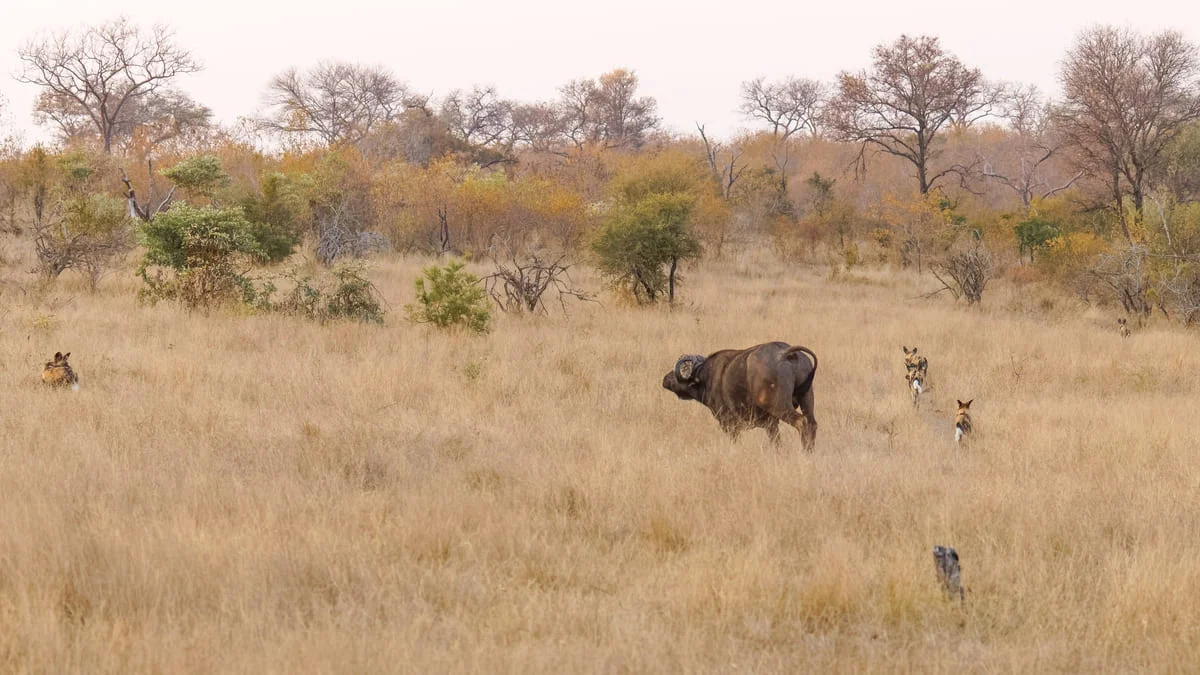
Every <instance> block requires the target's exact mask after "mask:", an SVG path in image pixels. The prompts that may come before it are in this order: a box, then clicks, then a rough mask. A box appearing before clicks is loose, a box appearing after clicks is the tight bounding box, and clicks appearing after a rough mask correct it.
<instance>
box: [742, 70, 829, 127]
mask: <svg viewBox="0 0 1200 675" xmlns="http://www.w3.org/2000/svg"><path fill="white" fill-rule="evenodd" d="M824 100H825V85H824V84H822V83H821V82H818V81H817V80H810V79H806V78H796V77H787V78H784V79H782V80H780V81H778V82H767V81H766V78H763V77H759V78H756V79H753V80H749V81H746V82H743V83H742V101H741V104H740V105H739V106H738V111H739V112H740V113H742V115H744V116H746V117H748V118H750V119H755V120H759V121H761V122H763V123H765V124H766V125H767V126H768V127H769V128H770V129H771V134H772V135H773V136H776V137H778V138H780V139H781V140H783V141H786V140H787V139H789V138H791V137H792V135H794V134H797V133H800V132H803V131H808V132H810V133H812V134H816V133H817V120H818V119H820V113H821V105H822V103H823V102H824Z"/></svg>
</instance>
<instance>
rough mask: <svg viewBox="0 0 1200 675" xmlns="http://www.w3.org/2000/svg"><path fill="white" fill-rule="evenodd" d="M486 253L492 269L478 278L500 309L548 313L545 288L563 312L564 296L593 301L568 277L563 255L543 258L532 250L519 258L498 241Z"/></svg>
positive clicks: (568, 266) (516, 312) (590, 296)
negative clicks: (552, 294) (553, 294)
mask: <svg viewBox="0 0 1200 675" xmlns="http://www.w3.org/2000/svg"><path fill="white" fill-rule="evenodd" d="M490 256H491V258H492V263H493V264H494V265H495V266H496V271H495V272H493V273H491V274H489V275H487V276H485V277H483V278H482V279H480V281H481V282H483V287H484V288H485V289H486V290H487V292H488V295H490V296H491V297H492V300H493V301H494V302H495V303H496V307H497V308H499V309H500V311H502V312H511V313H514V314H519V313H522V312H528V313H530V314H535V313H537V312H539V311H540V312H541V313H542V314H548V313H549V311H548V310H547V309H546V303H545V300H544V296H545V295H546V293H547V292H548V291H554V293H555V295H556V296H557V297H558V303H559V306H560V307H561V308H562V311H563V314H564V315H565V314H566V313H567V298H575V299H577V300H583V301H585V302H594V298H593V297H592V295H591V294H590V293H587V292H586V291H583V290H581V289H579V288H577V287H576V286H575V284H574V282H573V281H572V280H571V274H570V269H571V265H570V264H567V263H566V258H567V257H566V256H565V255H560V256H557V257H554V258H543V257H542V256H541V255H538V254H536V253H534V254H531V255H529V256H527V257H525V258H524V259H522V258H520V257H518V256H517V254H516V251H515V249H514V248H513V247H512V246H511V245H508V244H507V242H498V243H497V244H496V245H494V246H493V247H492V250H491V252H490Z"/></svg>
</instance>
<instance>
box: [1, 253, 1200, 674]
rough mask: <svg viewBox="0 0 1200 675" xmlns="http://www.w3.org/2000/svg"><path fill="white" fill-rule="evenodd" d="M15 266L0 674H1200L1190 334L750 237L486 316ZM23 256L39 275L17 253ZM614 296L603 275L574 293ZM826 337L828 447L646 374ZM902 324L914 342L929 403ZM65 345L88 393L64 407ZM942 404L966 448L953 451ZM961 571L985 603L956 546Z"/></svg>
mask: <svg viewBox="0 0 1200 675" xmlns="http://www.w3.org/2000/svg"><path fill="white" fill-rule="evenodd" d="M420 264H421V261H404V260H391V261H388V260H383V261H377V263H376V265H375V267H374V269H373V270H372V272H371V275H372V276H373V278H375V280H376V282H377V284H378V285H379V287H380V289H381V290H382V291H383V293H384V295H385V296H386V297H387V298H388V300H389V301H390V303H391V305H392V309H393V312H392V314H391V316H390V317H389V321H388V324H387V325H386V326H385V327H382V328H379V327H372V326H358V325H332V326H325V327H321V326H318V325H315V324H311V323H307V322H304V321H303V320H301V319H291V318H282V317H273V316H243V315H237V314H232V313H221V314H216V315H213V316H209V317H205V316H201V315H188V314H186V313H184V312H182V311H180V310H179V309H177V308H175V307H173V306H170V305H159V306H157V307H143V306H140V305H138V304H137V302H136V301H135V299H134V297H133V294H134V290H135V288H136V285H135V283H134V280H133V279H132V278H131V277H130V276H129V275H128V274H126V275H125V276H124V277H115V278H113V279H110V280H108V281H107V282H106V283H105V284H104V285H103V287H102V289H101V291H100V292H99V294H97V295H95V296H93V295H89V294H88V293H87V292H86V291H85V290H84V289H83V286H82V285H80V284H79V283H78V282H77V281H76V280H74V279H71V278H64V279H63V280H61V281H60V282H59V283H58V284H57V285H56V286H54V287H52V288H50V289H49V290H46V291H42V292H39V291H37V290H36V289H34V288H33V287H32V286H31V284H30V282H29V277H28V275H25V274H24V273H23V272H21V271H20V269H19V268H20V265H17V264H10V265H8V266H7V272H6V273H5V274H7V276H6V277H5V279H6V281H4V282H3V284H2V285H0V387H2V389H0V411H2V412H0V439H2V444H0V467H2V470H0V528H2V529H0V531H2V532H3V537H2V538H0V670H2V671H5V672H141V671H151V672H213V671H219V672H246V673H251V672H252V673H260V672H278V673H283V672H387V671H398V672H414V673H416V672H481V673H483V672H486V673H492V672H520V673H535V672H604V673H610V672H639V673H641V672H654V673H670V672H734V671H744V672H799V671H809V672H814V671H818V670H821V671H835V672H836V671H841V672H884V671H887V672H891V671H917V672H952V671H954V672H957V671H960V670H967V671H985V672H1030V671H1062V670H1065V671H1125V672H1129V671H1135V670H1136V671H1184V670H1191V669H1193V668H1194V667H1195V664H1196V663H1197V662H1198V661H1200V631H1198V628H1200V612H1197V611H1196V603H1197V600H1198V599H1200V459H1198V458H1197V451H1196V449H1197V447H1198V445H1200V444H1198V441H1200V427H1198V425H1197V424H1196V423H1195V420H1194V419H1192V417H1191V416H1192V415H1193V414H1195V410H1196V405H1195V402H1196V396H1197V391H1196V373H1197V372H1200V352H1198V351H1197V350H1196V349H1195V345H1196V341H1195V337H1194V336H1193V335H1191V334H1188V333H1185V332H1183V331H1182V330H1179V329H1175V328H1171V327H1167V326H1162V327H1155V328H1148V329H1146V330H1142V331H1139V332H1135V334H1134V337H1133V338H1131V339H1130V340H1127V341H1122V340H1121V339H1120V338H1119V337H1118V334H1117V331H1116V329H1115V324H1114V323H1112V322H1111V319H1112V318H1113V317H1111V316H1107V315H1101V314H1100V313H1098V312H1090V313H1089V312H1087V311H1085V310H1083V309H1081V308H1079V307H1077V306H1075V305H1074V304H1073V303H1071V302H1070V301H1068V300H1065V299H1063V298H1061V297H1060V298H1058V299H1057V300H1051V299H1050V298H1051V296H1050V295H1046V297H1045V298H1042V296H1041V295H1039V293H1043V294H1045V293H1048V292H1046V291H1040V292H1039V291H1030V290H1029V289H1028V288H1020V289H1019V288H1011V287H1005V286H1004V285H998V286H997V287H995V288H994V289H993V290H991V291H989V295H988V296H986V297H985V303H986V306H985V307H984V308H983V309H982V310H968V309H967V308H965V307H963V306H955V305H953V304H952V303H951V302H950V301H949V300H948V299H946V298H939V299H935V300H919V299H914V297H915V296H917V295H918V293H919V288H918V284H917V282H916V280H915V279H914V278H913V276H912V275H911V274H908V273H904V274H899V273H890V272H856V273H855V274H854V275H849V276H847V275H845V274H843V275H840V276H839V277H838V278H830V276H829V274H828V272H827V271H826V270H824V269H818V268H803V267H789V266H785V265H783V264H780V263H777V262H769V261H768V262H763V261H762V260H760V259H759V258H755V257H752V256H746V257H743V258H742V259H738V260H731V261H726V262H720V263H713V264H710V265H708V266H707V267H705V268H702V269H698V270H696V271H694V272H692V273H691V274H690V275H689V278H688V280H687V285H686V286H685V288H684V291H683V292H684V294H685V295H684V297H685V303H684V305H683V306H682V307H679V308H678V309H677V310H676V311H674V312H666V311H660V310H639V309H635V308H629V307H624V306H622V305H621V304H619V303H616V302H613V301H611V299H610V300H608V301H606V303H605V304H604V305H603V306H576V307H575V309H574V310H573V312H572V314H571V317H570V319H569V321H564V320H563V319H562V318H561V317H560V316H552V317H549V318H541V319H532V320H530V319H524V320H517V319H509V318H502V319H500V320H499V321H498V322H497V325H496V327H495V330H494V332H493V333H492V334H491V335H489V336H487V337H470V336H465V335H457V336H446V335H442V334H437V333H435V332H433V331H432V330H429V329H427V328H425V327H422V326H414V325H412V324H409V323H407V322H406V321H404V319H403V312H402V310H401V307H402V306H403V305H404V304H405V303H406V302H408V301H409V300H410V298H411V280H412V278H413V277H414V275H415V274H416V272H417V270H418V269H419V265H420ZM25 268H26V269H27V267H25ZM584 283H585V284H587V285H594V284H595V281H594V280H592V279H585V280H584ZM773 339H782V340H786V341H789V342H793V343H801V344H804V345H807V346H809V347H811V348H812V349H814V350H815V351H816V352H817V354H818V355H819V356H820V358H821V361H820V369H819V371H818V374H817V378H816V385H815V386H816V391H817V414H818V419H819V420H820V422H821V427H820V434H819V436H818V439H817V451H816V453H815V454H812V455H806V454H804V453H802V452H801V450H800V442H799V437H798V436H797V435H796V433H795V432H794V431H793V430H791V429H789V428H784V429H783V433H784V445H783V447H781V448H774V447H772V446H770V445H769V444H768V443H767V442H766V436H765V434H764V433H763V432H762V431H754V432H749V433H747V434H744V435H743V436H742V437H741V439H739V440H738V441H737V442H730V441H729V440H728V439H726V438H725V437H724V436H722V435H721V433H720V431H719V430H718V428H717V425H716V423H715V422H714V420H713V419H712V418H711V416H710V415H709V414H708V412H707V411H706V410H705V409H704V408H702V407H701V406H700V405H699V404H696V403H691V402H682V401H679V400H677V399H676V398H675V397H674V396H673V395H671V394H670V393H668V392H666V391H664V390H663V389H662V388H661V386H660V381H661V378H662V375H663V374H664V373H665V372H666V371H667V370H668V369H669V368H670V367H671V366H672V365H673V363H674V360H675V358H676V357H677V356H678V355H679V354H681V353H684V352H705V353H707V352H709V351H713V350H716V349H719V348H724V347H744V346H749V345H751V344H754V343H757V342H761V341H766V340H773ZM902 344H907V345H912V344H917V345H919V346H920V348H921V350H922V352H924V353H926V354H927V355H928V357H929V359H930V382H929V384H930V387H931V389H930V391H929V393H928V397H927V399H926V401H925V403H924V404H923V406H922V408H921V409H920V411H919V412H916V413H914V412H913V409H912V406H911V405H910V403H909V399H908V397H907V393H906V390H905V386H904V378H903V368H902V365H901V364H902V360H903V354H902V353H901V350H900V347H901V345H902ZM57 350H62V351H71V352H72V353H73V356H72V359H71V360H72V363H73V364H74V366H75V367H76V369H77V370H78V372H79V374H80V376H81V379H82V385H83V386H82V389H81V391H80V392H78V393H74V394H72V393H71V392H69V391H49V390H47V389H46V388H44V387H43V386H41V384H40V383H39V381H38V371H39V368H40V365H41V363H42V362H44V361H45V360H46V359H48V358H49V357H50V356H51V355H52V354H53V353H54V352H55V351H57ZM955 398H963V399H966V398H974V399H975V404H974V406H973V407H972V411H973V412H974V417H975V421H976V426H977V429H978V436H977V437H976V438H974V439H973V441H972V442H971V444H970V445H969V446H968V447H965V448H960V447H956V446H955V445H954V443H953V440H952V438H953V429H952V415H953V401H954V399H955ZM934 544H945V545H951V546H954V547H956V548H957V550H958V552H959V553H960V555H961V556H962V562H963V577H964V582H965V584H966V585H967V587H968V588H969V591H968V596H967V601H966V604H965V607H963V606H959V605H957V604H956V603H954V602H950V601H948V600H947V599H946V598H945V597H944V596H943V595H942V594H941V593H940V590H939V588H938V586H937V583H936V579H935V576H934V572H933V559H932V553H931V550H932V547H933V545H934Z"/></svg>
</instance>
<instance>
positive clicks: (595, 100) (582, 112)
mask: <svg viewBox="0 0 1200 675" xmlns="http://www.w3.org/2000/svg"><path fill="white" fill-rule="evenodd" d="M637 87H638V79H637V75H635V74H634V73H633V71H630V70H625V69H623V68H618V69H617V70H613V71H611V72H608V73H605V74H603V75H601V76H600V79H599V80H598V81H596V80H590V79H584V80H574V81H572V82H568V83H567V84H566V85H565V86H563V87H562V88H561V89H560V90H559V93H560V99H559V114H560V116H561V118H562V121H563V128H564V133H565V135H566V136H567V137H568V138H569V139H570V140H571V141H572V142H573V143H574V144H575V146H576V147H579V148H581V147H584V146H585V145H598V146H600V147H602V148H624V147H632V148H637V147H640V146H641V145H642V144H643V143H644V142H645V141H646V136H647V135H648V134H649V133H650V132H651V131H653V130H654V129H657V128H658V124H659V118H658V115H657V114H656V110H657V108H658V104H657V102H656V101H655V100H654V99H653V98H651V97H649V96H642V97H639V96H637Z"/></svg>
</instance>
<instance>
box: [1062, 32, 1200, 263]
mask: <svg viewBox="0 0 1200 675" xmlns="http://www.w3.org/2000/svg"><path fill="white" fill-rule="evenodd" d="M1197 75H1200V59H1198V57H1197V51H1196V46H1195V45H1194V44H1192V43H1191V42H1188V41H1187V40H1186V39H1184V37H1183V35H1182V34H1181V33H1179V32H1177V31H1164V32H1162V33H1157V34H1155V35H1150V36H1145V35H1141V34H1138V33H1135V32H1132V31H1130V30H1128V29H1123V28H1115V27H1112V26H1100V27H1096V28H1092V29H1090V30H1087V31H1085V32H1084V33H1083V34H1082V35H1080V36H1079V38H1078V39H1077V40H1076V42H1075V45H1074V46H1073V47H1072V48H1071V50H1070V51H1068V52H1067V56H1066V58H1065V59H1064V61H1063V67H1062V73H1061V75H1060V79H1061V81H1062V85H1063V96H1064V100H1063V103H1062V104H1061V105H1060V106H1059V107H1058V109H1057V119H1058V121H1059V124H1060V126H1061V128H1062V129H1063V131H1064V133H1065V134H1066V137H1067V139H1068V140H1069V141H1070V142H1071V144H1072V145H1073V146H1074V147H1075V148H1077V149H1078V151H1079V153H1080V155H1081V157H1082V159H1083V162H1084V165H1085V166H1086V167H1087V168H1090V169H1092V170H1094V171H1095V172H1096V173H1097V175H1101V176H1111V182H1110V186H1111V190H1112V197H1113V199H1114V202H1115V204H1116V206H1117V212H1118V214H1119V215H1120V221H1121V229H1122V234H1123V235H1124V236H1125V240H1126V242H1127V243H1129V244H1131V245H1132V243H1133V237H1132V235H1131V233H1130V228H1129V224H1128V223H1127V222H1126V218H1125V210H1124V208H1122V206H1121V205H1122V204H1123V203H1124V197H1125V195H1126V194H1128V195H1129V197H1130V198H1131V200H1132V202H1133V207H1134V212H1135V214H1136V217H1137V218H1138V219H1139V220H1140V219H1141V217H1142V215H1143V204H1144V200H1145V196H1146V193H1147V190H1148V188H1149V187H1150V183H1151V181H1153V180H1154V179H1155V178H1156V177H1157V176H1158V175H1159V173H1160V172H1161V170H1162V169H1163V163H1164V159H1165V155H1164V150H1166V149H1167V147H1168V146H1169V145H1170V144H1171V142H1172V141H1173V140H1174V139H1175V138H1176V137H1177V136H1178V135H1179V134H1180V133H1181V132H1182V131H1183V130H1184V129H1185V128H1186V126H1187V125H1188V124H1189V123H1190V122H1192V121H1193V120H1197V119H1200V82H1197Z"/></svg>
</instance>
